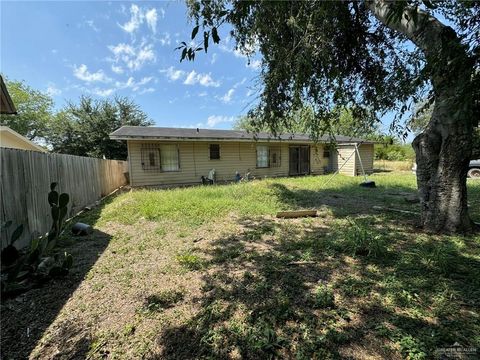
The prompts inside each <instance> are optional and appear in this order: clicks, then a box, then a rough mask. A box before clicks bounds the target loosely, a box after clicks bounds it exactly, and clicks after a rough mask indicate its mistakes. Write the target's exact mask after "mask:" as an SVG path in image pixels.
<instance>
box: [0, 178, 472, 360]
mask: <svg viewBox="0 0 480 360" xmlns="http://www.w3.org/2000/svg"><path fill="white" fill-rule="evenodd" d="M328 179H329V177H328V176H319V177H302V178H295V179H293V178H288V179H275V180H273V179H272V180H263V181H254V182H250V183H245V184H235V185H225V186H212V187H196V188H185V189H173V190H134V191H131V192H127V193H123V194H120V195H118V196H117V197H115V198H113V199H110V200H109V201H108V202H107V203H106V204H104V205H103V206H102V207H101V208H98V209H95V210H93V211H91V212H89V213H87V214H85V215H84V216H83V217H82V218H81V219H80V220H81V221H83V222H87V223H90V224H93V225H94V226H95V228H96V231H95V233H94V234H93V235H91V236H88V237H84V238H72V239H69V238H65V239H64V246H65V248H66V250H67V251H69V252H71V253H72V254H73V255H74V258H75V264H74V268H73V269H72V273H71V274H70V275H69V276H67V277H66V278H64V279H58V280H55V281H54V282H51V283H49V284H48V285H47V286H46V287H44V288H40V289H34V290H32V291H30V292H28V293H26V294H24V295H23V296H20V297H18V298H16V299H11V300H7V301H4V302H3V303H2V308H1V311H2V313H1V315H2V340H1V342H2V343H1V345H2V346H1V348H2V352H3V357H2V358H5V359H9V358H25V357H28V356H30V357H31V358H39V359H40V358H41V359H45V358H55V359H70V358H85V357H88V358H91V359H97V358H98V359H100V358H111V359H114V358H116V359H136V358H146V359H159V358H162V359H163V358H166V359H170V358H172V359H190V358H191V359H193V358H195V359H197V358H232V359H235V358H238V359H239V358H256V359H264V358H274V357H277V358H299V359H310V358H317V359H328V358H352V359H367V358H368V359H375V358H378V359H385V358H388V359H396V358H410V359H423V358H432V357H433V356H434V355H435V349H439V348H444V347H448V346H451V345H452V344H453V343H455V342H458V343H459V344H461V345H463V346H470V347H477V348H480V311H479V308H480V303H479V301H480V300H479V299H480V236H472V237H459V236H431V235H427V234H424V233H422V232H421V231H420V230H419V229H418V227H416V221H417V220H418V216H417V215H415V214H403V213H394V212H387V213H382V212H380V211H378V210H375V209H373V208H372V206H374V205H376V206H384V207H390V208H396V209H404V210H410V211H418V205H411V204H409V203H407V202H406V201H405V199H404V197H405V196H406V195H408V194H413V193H414V188H415V179H414V177H413V175H411V174H409V173H408V172H404V173H402V172H393V173H381V174H377V175H375V176H373V177H372V179H373V180H375V181H376V183H377V185H378V188H377V189H364V188H361V187H359V186H358V183H359V182H360V181H361V180H362V179H360V178H348V177H342V176H338V177H336V178H335V179H334V180H333V181H332V182H330V183H328V184H327V185H325V182H326V181H327V180H328ZM469 196H470V200H469V203H470V210H471V213H472V217H473V218H474V219H475V220H476V221H480V181H477V182H475V181H471V180H469ZM296 208H315V209H318V210H319V214H320V216H319V217H317V218H305V219H282V220H280V219H276V218H275V217H274V214H275V212H276V211H278V210H282V209H296ZM472 358H473V357H472Z"/></svg>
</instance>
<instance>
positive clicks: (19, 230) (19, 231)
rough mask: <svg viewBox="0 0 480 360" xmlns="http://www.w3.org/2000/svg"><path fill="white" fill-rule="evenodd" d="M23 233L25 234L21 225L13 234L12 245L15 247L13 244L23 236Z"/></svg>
mask: <svg viewBox="0 0 480 360" xmlns="http://www.w3.org/2000/svg"><path fill="white" fill-rule="evenodd" d="M22 233H23V224H20V225H19V226H18V227H17V228H16V229H15V231H14V232H13V234H12V237H11V239H10V245H13V243H14V242H15V241H17V240H18V238H19V237H20V236H21V235H22Z"/></svg>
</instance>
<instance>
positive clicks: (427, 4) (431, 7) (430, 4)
mask: <svg viewBox="0 0 480 360" xmlns="http://www.w3.org/2000/svg"><path fill="white" fill-rule="evenodd" d="M423 4H424V5H425V6H426V7H427V8H429V9H435V8H436V6H435V5H433V3H432V2H431V1H430V0H423Z"/></svg>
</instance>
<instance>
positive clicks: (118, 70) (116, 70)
mask: <svg viewBox="0 0 480 360" xmlns="http://www.w3.org/2000/svg"><path fill="white" fill-rule="evenodd" d="M112 71H113V72H114V73H115V74H123V68H122V67H121V66H117V65H115V64H112Z"/></svg>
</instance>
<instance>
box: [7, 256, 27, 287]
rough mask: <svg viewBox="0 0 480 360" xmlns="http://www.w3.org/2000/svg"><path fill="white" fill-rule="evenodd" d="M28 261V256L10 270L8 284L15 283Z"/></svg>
mask: <svg viewBox="0 0 480 360" xmlns="http://www.w3.org/2000/svg"><path fill="white" fill-rule="evenodd" d="M26 261H27V257H26V256H23V257H22V258H20V259H19V260H18V262H17V264H16V265H15V267H14V268H13V269H12V270H10V271H9V272H8V275H7V282H13V281H15V280H16V279H17V276H18V274H19V273H20V271H21V270H22V268H23V265H25V262H26Z"/></svg>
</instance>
